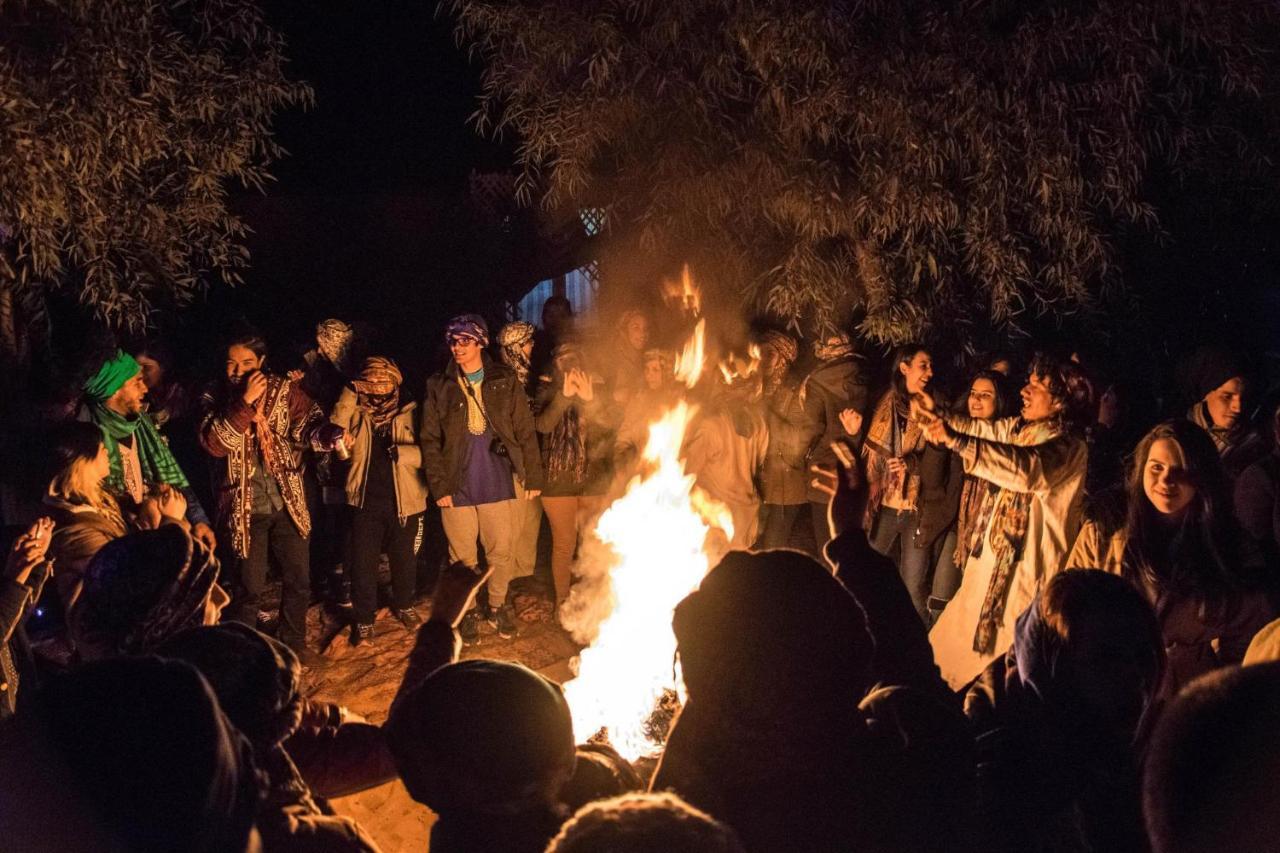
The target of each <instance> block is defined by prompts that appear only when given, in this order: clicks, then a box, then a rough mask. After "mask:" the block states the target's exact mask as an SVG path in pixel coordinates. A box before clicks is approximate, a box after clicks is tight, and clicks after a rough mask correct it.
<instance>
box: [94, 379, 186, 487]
mask: <svg viewBox="0 0 1280 853" xmlns="http://www.w3.org/2000/svg"><path fill="white" fill-rule="evenodd" d="M89 412H90V414H91V415H92V417H93V422H94V423H95V424H97V425H98V428H99V429H101V430H102V443H103V444H105V445H106V446H107V455H108V456H109V457H111V474H110V476H108V477H107V488H108V489H109V490H111V491H112V492H114V493H116V494H123V493H124V464H123V463H122V462H121V461H120V442H121V441H123V440H124V439H126V438H128V437H129V436H134V441H133V452H134V453H136V454H138V465H139V467H141V468H142V479H143V482H146V483H166V484H168V485H170V486H175V487H177V488H179V489H185V488H187V478H186V476H185V475H183V473H182V469H181V468H179V467H178V461H177V460H176V459H174V458H173V454H172V453H171V452H169V445H168V444H166V443H165V440H164V439H163V438H161V437H160V433H158V432H156V427H155V424H153V423H151V417H150V416H149V415H148V414H147V413H146V412H140V413H139V414H138V416H137V417H136V418H134V419H133V420H130V419H128V418H126V417H125V416H124V415H121V414H119V413H117V412H113V411H111V410H110V409H108V408H107V407H106V406H104V405H103V404H102V403H98V402H94V403H90V404H89Z"/></svg>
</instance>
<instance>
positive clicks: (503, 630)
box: [494, 604, 520, 640]
mask: <svg viewBox="0 0 1280 853" xmlns="http://www.w3.org/2000/svg"><path fill="white" fill-rule="evenodd" d="M494 622H495V623H496V627H497V629H498V636H499V637H501V638H502V639H504V640H510V639H511V638H512V637H514V636H515V635H516V634H517V633H519V631H520V626H519V625H518V624H517V623H516V610H515V608H514V607H512V606H511V605H510V604H504V605H503V606H502V607H501V608H500V609H499V610H498V615H497V617H496V618H495V619H494Z"/></svg>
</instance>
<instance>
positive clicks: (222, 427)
mask: <svg viewBox="0 0 1280 853" xmlns="http://www.w3.org/2000/svg"><path fill="white" fill-rule="evenodd" d="M257 410H260V411H261V412H262V416H263V418H265V420H266V428H267V433H266V434H267V435H268V436H269V438H267V441H268V443H269V444H270V446H271V448H272V449H271V454H270V461H269V463H268V464H269V465H271V472H270V473H271V476H272V477H273V478H274V479H275V481H276V486H277V487H278V488H279V489H280V497H281V499H282V500H283V501H284V506H285V510H286V511H287V512H288V513H289V517H290V518H291V519H293V523H294V525H295V526H296V527H297V528H298V532H299V533H300V534H301V535H302V538H303V539H306V538H307V537H308V536H310V535H311V514H310V512H308V510H307V498H306V491H305V489H304V487H303V482H302V474H303V468H304V466H305V464H306V462H305V457H304V452H305V451H306V450H307V449H311V450H315V451H317V452H319V451H323V450H325V449H326V448H324V447H322V446H321V445H320V444H319V442H318V441H317V433H318V431H319V430H320V428H321V427H322V426H324V425H325V424H326V423H328V421H327V420H326V418H325V416H324V413H323V412H321V411H320V407H319V406H317V405H316V404H315V402H314V401H313V400H312V399H311V398H310V397H309V396H307V394H306V392H305V391H303V390H302V388H301V387H300V386H299V385H298V384H297V383H296V382H294V381H293V380H291V379H289V378H287V377H284V376H274V375H268V376H267V390H266V392H265V393H264V394H263V395H262V398H261V399H260V400H259V401H258V406H257V407H256V408H255V406H250V405H248V404H246V403H245V402H244V399H243V398H242V397H241V396H240V395H239V394H235V393H232V394H230V395H229V397H228V395H226V394H224V393H221V392H220V390H217V389H209V390H207V391H206V392H205V393H204V395H203V396H202V397H201V398H200V411H201V416H200V444H201V446H203V447H204V449H205V451H206V452H207V453H208V454H209V455H210V456H212V457H214V458H215V459H222V460H225V462H223V463H222V464H221V465H219V466H217V467H218V468H219V471H218V475H219V476H218V478H217V482H216V483H215V488H216V489H217V500H218V520H219V523H220V524H221V525H222V527H223V529H225V530H227V531H229V533H230V534H231V545H232V547H233V549H234V550H235V554H236V556H238V557H240V558H241V559H244V558H246V557H248V556H249V520H250V517H251V516H252V513H253V479H254V475H255V472H256V468H257V466H258V464H259V461H260V459H261V457H262V454H261V452H260V451H261V448H260V447H259V437H258V434H257V431H256V429H255V427H254V418H255V411H257Z"/></svg>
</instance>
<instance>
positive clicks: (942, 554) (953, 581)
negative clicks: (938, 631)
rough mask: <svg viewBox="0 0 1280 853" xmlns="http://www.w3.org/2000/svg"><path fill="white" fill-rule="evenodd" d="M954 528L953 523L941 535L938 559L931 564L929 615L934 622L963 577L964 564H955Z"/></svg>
mask: <svg viewBox="0 0 1280 853" xmlns="http://www.w3.org/2000/svg"><path fill="white" fill-rule="evenodd" d="M955 550H956V528H955V525H952V526H951V529H950V530H949V531H947V535H946V536H944V537H942V547H941V548H940V549H938V559H937V560H936V561H935V562H934V566H933V591H932V592H931V593H930V595H929V616H930V618H931V619H932V620H933V621H934V622H936V621H938V617H939V616H940V615H942V609H943V608H944V607H946V606H947V602H949V601H950V600H951V598H952V596H954V595H955V594H956V590H958V589H959V588H960V581H961V580H962V579H963V577H964V566H960V565H956V561H955Z"/></svg>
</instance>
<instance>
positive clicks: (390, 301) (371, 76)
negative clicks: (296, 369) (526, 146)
mask: <svg viewBox="0 0 1280 853" xmlns="http://www.w3.org/2000/svg"><path fill="white" fill-rule="evenodd" d="M265 8H266V11H267V15H268V19H269V21H270V22H271V24H272V25H273V26H274V27H276V29H277V30H279V31H280V32H282V33H283V34H284V36H285V38H286V40H287V47H286V53H287V55H288V57H289V59H290V65H289V73H290V75H291V76H292V77H294V78H295V79H301V80H304V81H306V82H308V83H310V84H311V86H312V87H313V88H314V90H315V96H316V103H315V106H314V107H313V108H311V109H309V110H306V111H303V110H300V109H294V110H289V111H287V112H283V113H281V114H280V115H279V116H278V117H277V120H276V130H277V138H278V139H279V141H280V142H281V143H282V144H283V145H284V147H285V148H286V149H287V150H288V151H289V156H288V157H286V158H285V159H284V160H282V161H280V162H279V163H277V164H275V166H274V167H273V173H274V174H275V176H276V178H277V181H276V182H275V183H274V184H272V185H269V186H268V188H267V192H266V194H265V195H262V194H259V193H257V192H253V191H248V192H241V193H238V194H237V196H236V199H235V208H236V209H237V210H238V211H239V212H240V213H241V215H242V216H243V217H244V218H245V220H246V221H247V222H248V223H249V225H250V226H251V227H252V228H253V230H254V232H255V233H254V235H253V236H252V237H251V238H250V240H249V248H250V253H251V256H250V269H249V271H248V272H247V274H246V276H245V278H246V285H245V287H243V288H238V289H236V290H235V291H231V292H228V291H227V290H226V289H225V288H216V289H215V291H214V292H213V293H212V294H211V295H210V300H209V305H208V307H207V309H206V310H207V311H209V312H211V314H212V316H211V317H210V319H211V320H212V322H213V323H214V324H225V323H226V322H228V321H229V320H231V319H233V318H237V317H241V316H243V317H246V318H247V319H249V320H250V321H251V322H254V323H256V324H258V325H260V326H267V327H268V328H267V331H268V332H269V333H272V334H271V335H270V336H271V337H273V338H276V339H288V340H293V341H296V340H298V339H300V338H305V337H306V336H307V335H308V330H309V329H310V328H311V327H312V326H314V323H315V322H316V321H317V320H318V319H322V318H323V317H325V316H330V315H334V316H341V317H343V318H345V319H362V320H367V321H371V322H373V323H375V324H376V325H377V326H379V327H380V328H381V330H382V332H383V333H384V334H385V336H386V338H387V339H388V345H389V346H390V347H391V349H392V350H397V349H398V350H409V349H420V347H416V346H415V344H416V342H417V341H418V340H420V336H421V335H422V334H424V333H427V334H429V335H430V337H431V339H432V340H434V338H435V335H434V333H433V332H432V330H433V329H434V327H435V326H437V325H438V324H439V322H440V319H441V316H440V315H442V314H445V313H448V312H450V311H454V310H456V309H457V308H458V307H459V306H460V305H461V304H462V303H461V302H460V301H459V300H460V299H462V298H463V297H462V296H460V294H467V293H469V292H474V291H475V283H474V282H472V281H469V280H468V274H467V270H468V268H469V266H470V265H469V259H468V253H469V252H474V250H475V248H476V247H474V246H468V245H467V244H466V241H465V240H462V239H460V236H459V235H458V234H457V233H455V232H456V229H457V227H458V225H457V223H456V222H455V221H453V220H454V217H453V216H452V215H451V214H452V211H453V210H454V209H455V208H456V206H457V205H459V204H460V203H461V201H462V199H463V198H464V196H465V193H466V188H467V175H468V173H469V172H470V171H471V170H472V169H477V170H479V171H481V172H485V171H503V170H505V169H507V168H509V166H510V164H511V161H512V158H511V155H510V151H509V149H508V148H505V147H503V146H501V145H498V144H495V143H492V142H489V141H487V140H484V139H482V138H481V137H480V136H478V135H477V134H476V133H475V131H474V129H473V128H472V127H471V126H470V125H469V124H468V122H467V117H468V116H469V114H470V113H471V112H472V111H473V110H474V108H475V98H476V94H477V92H478V89H479V68H478V66H477V65H476V64H474V63H471V62H469V61H468V59H467V57H466V56H465V54H464V52H463V51H461V50H459V49H458V48H457V47H456V45H455V43H454V40H453V34H452V24H451V22H450V21H449V20H448V19H447V18H442V17H438V16H437V14H436V11H435V3H434V2H430V1H429V0H371V2H365V3H358V4H357V3H350V4H348V3H341V4H339V3H321V4H316V3H313V2H299V0H271V2H267V3H266V4H265ZM451 228H452V229H454V230H453V231H451Z"/></svg>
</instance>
